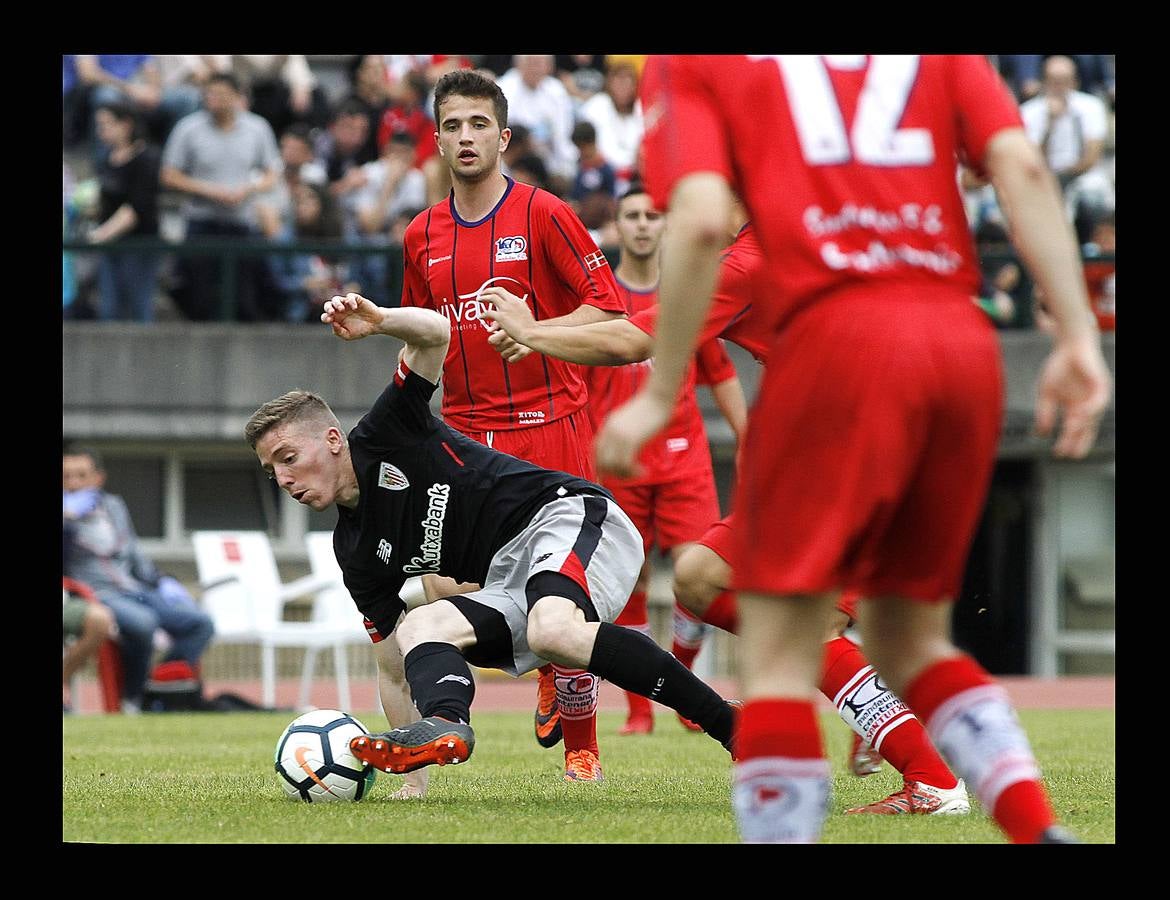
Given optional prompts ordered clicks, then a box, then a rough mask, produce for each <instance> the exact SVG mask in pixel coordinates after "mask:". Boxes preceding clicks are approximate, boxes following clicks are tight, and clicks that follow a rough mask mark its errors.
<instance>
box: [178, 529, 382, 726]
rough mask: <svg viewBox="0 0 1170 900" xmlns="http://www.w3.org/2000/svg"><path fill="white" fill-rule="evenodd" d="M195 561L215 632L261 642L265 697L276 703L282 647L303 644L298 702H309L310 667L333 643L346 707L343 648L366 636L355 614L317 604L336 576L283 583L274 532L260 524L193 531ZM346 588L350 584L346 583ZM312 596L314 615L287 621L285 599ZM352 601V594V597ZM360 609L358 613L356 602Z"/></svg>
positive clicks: (222, 638)
mask: <svg viewBox="0 0 1170 900" xmlns="http://www.w3.org/2000/svg"><path fill="white" fill-rule="evenodd" d="M192 541H193V543H194V546H195V565H196V567H197V569H198V572H199V583H200V587H201V588H202V590H203V607H204V609H206V610H207V612H208V614H209V615H210V616H211V617H212V619H213V621H214V622H215V640H216V641H219V642H220V643H233V644H259V645H260V677H261V691H262V701H263V704H264V705H265V706H275V705H276V648H277V647H303V648H304V649H305V651H306V652H305V668H304V671H303V673H302V676H301V694H300V699H299V701H298V705H299V707H300V708H305V707H307V706H308V704H309V688H310V687H311V685H312V667H313V664H314V662H315V659H316V653H317V651H318V650H320V649H322V648H324V647H332V648H333V659H334V666H335V669H336V672H337V688H338V694H339V701H340V705H341V708H342V709H349V708H350V694H349V671H348V669H347V667H346V659H345V648H346V645H347V644H351V643H355V642H356V641H357V640H358V639H361V640H368V638H367V637H366V635H365V630H364V629H363V628H361V617H360V616H358V617H357V626H358V627H357V628H356V629H355V628H354V626H353V623H352V618H351V617H347V619H346V621H345V622H341V621H339V620H338V619H337V618H336V617H331V616H325V615H323V614H322V613H320V612H319V610H318V605H319V604H320V605H322V606H323V605H324V604H323V603H322V598H323V596H324V594H325V593H327V591H326V589H327V588H332V587H334V586H335V584H336V582H335V581H334V579H332V578H327V577H322V576H320V575H316V574H310V575H307V576H305V577H304V578H298V579H297V580H296V581H292V582H289V583H288V584H283V583H281V581H280V573H279V571H278V570H277V568H276V557H275V556H274V555H273V553H272V544H271V542H270V541H269V540H268V535H267V534H265V533H264V532H262V531H196V532H194V533H193V534H192ZM342 590H344V587H343V588H342ZM306 595H313V596H314V604H313V615H312V617H311V619H310V621H308V622H285V621H283V618H284V615H283V614H284V605H285V603H286V602H288V601H289V600H292V599H294V598H297V597H303V596H306ZM350 606H351V608H352V601H351V603H350ZM354 614H355V615H357V613H356V610H355V611H354Z"/></svg>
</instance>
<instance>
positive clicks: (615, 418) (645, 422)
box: [593, 390, 672, 478]
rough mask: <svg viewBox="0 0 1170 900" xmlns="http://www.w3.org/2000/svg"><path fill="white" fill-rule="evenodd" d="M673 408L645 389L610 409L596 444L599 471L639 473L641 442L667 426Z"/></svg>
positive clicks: (630, 475)
mask: <svg viewBox="0 0 1170 900" xmlns="http://www.w3.org/2000/svg"><path fill="white" fill-rule="evenodd" d="M671 411H672V409H671V406H670V404H663V403H661V402H659V401H658V400H657V399H656V398H655V397H653V396H651V395H650V394H649V393H647V392H646V391H645V390H642V391H639V392H638V393H637V394H635V395H634V396H633V397H632V398H631V399H630V400H628V401H627V402H626V403H624V404H623V405H621V406H619V407H618V408H617V409H615V410H614V411H613V412H612V413H610V414H609V416H608V417H607V418H606V420H605V422H604V423H603V424H602V426H601V431H599V432H598V433H597V440H596V442H595V443H594V445H593V448H594V454H595V456H596V461H597V470H598V472H599V473H602V474H608V475H616V476H618V477H619V478H630V477H632V476H635V475H638V474H640V472H641V467H640V466H639V465H638V454H639V452H640V451H641V450H642V445H643V444H645V443H646V441H648V440H650V438H652V437H653V436H654V435H656V434H657V433H658V432H659V431H661V430H662V429H663V428H664V427H666V423H667V422H669V421H670V414H671Z"/></svg>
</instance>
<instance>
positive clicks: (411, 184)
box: [354, 131, 427, 235]
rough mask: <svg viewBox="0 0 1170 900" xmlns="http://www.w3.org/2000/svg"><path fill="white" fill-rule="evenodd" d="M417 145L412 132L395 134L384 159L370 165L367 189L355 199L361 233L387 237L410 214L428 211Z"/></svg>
mask: <svg viewBox="0 0 1170 900" xmlns="http://www.w3.org/2000/svg"><path fill="white" fill-rule="evenodd" d="M414 160H415V141H414V137H413V135H411V134H410V133H409V132H405V131H404V132H400V133H396V134H392V135H391V136H390V139H389V140H388V141H387V142H386V145H385V147H383V150H382V157H381V158H380V159H378V160H376V161H374V162H372V163H367V164H366V166H365V170H366V183H365V186H364V187H363V188H362V189H361V190H360V191H358V192H356V196H355V197H354V210H355V213H356V216H357V223H358V230H359V231H360V232H361V233H362V234H366V235H375V234H382V235H385V234H386V233H387V231H388V229H389V226H390V223H391V222H392V221H394V220H395V219H396V218H398V216H400V215H402V214H403V213H404V212H406V211H407V210H411V209H423V208H425V207H426V199H427V189H426V179H425V178H424V177H423V174H422V172H420V171H419V170H418V169H416V168H414Z"/></svg>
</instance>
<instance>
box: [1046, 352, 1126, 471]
mask: <svg viewBox="0 0 1170 900" xmlns="http://www.w3.org/2000/svg"><path fill="white" fill-rule="evenodd" d="M1112 391H1113V378H1112V376H1110V374H1109V369H1108V367H1107V366H1106V365H1105V358H1104V357H1103V356H1102V355H1101V345H1100V342H1099V339H1098V338H1097V335H1096V334H1095V333H1094V334H1093V335H1092V337H1088V338H1082V339H1078V340H1072V341H1064V342H1059V343H1057V344H1056V346H1055V347H1053V349H1052V353H1051V354H1049V356H1048V359H1047V361H1046V362H1045V363H1044V368H1043V370H1042V371H1041V373H1040V384H1039V388H1038V397H1037V401H1036V433H1037V434H1039V435H1041V436H1047V435H1049V434H1051V433H1052V429H1053V427H1054V426H1055V425H1056V419H1057V415H1058V413H1059V415H1060V418H1061V424H1060V434H1059V436H1058V437H1057V440H1056V445H1055V446H1054V447H1053V448H1052V452H1053V454H1054V455H1055V456H1058V457H1066V458H1069V459H1080V458H1082V457H1083V456H1085V455H1086V454H1087V453H1088V452H1089V450H1091V449H1092V447H1093V442H1094V441H1095V440H1096V439H1097V426H1098V425H1099V424H1100V422H1101V416H1102V414H1103V413H1104V412H1105V407H1106V406H1108V404H1109V397H1110V395H1111V393H1112Z"/></svg>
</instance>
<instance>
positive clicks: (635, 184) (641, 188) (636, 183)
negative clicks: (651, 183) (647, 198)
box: [618, 178, 647, 203]
mask: <svg viewBox="0 0 1170 900" xmlns="http://www.w3.org/2000/svg"><path fill="white" fill-rule="evenodd" d="M645 193H647V191H646V185H644V184H643V183H642V180H641V179H640V178H634V179H631V181H630V184H629V187H627V188H626V189H625V190H624V191H622V192H621V194H620V195H619V196H618V203H621V202H622V201H623V200H625V199H626V197H633V196H634V195H635V194H645Z"/></svg>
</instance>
